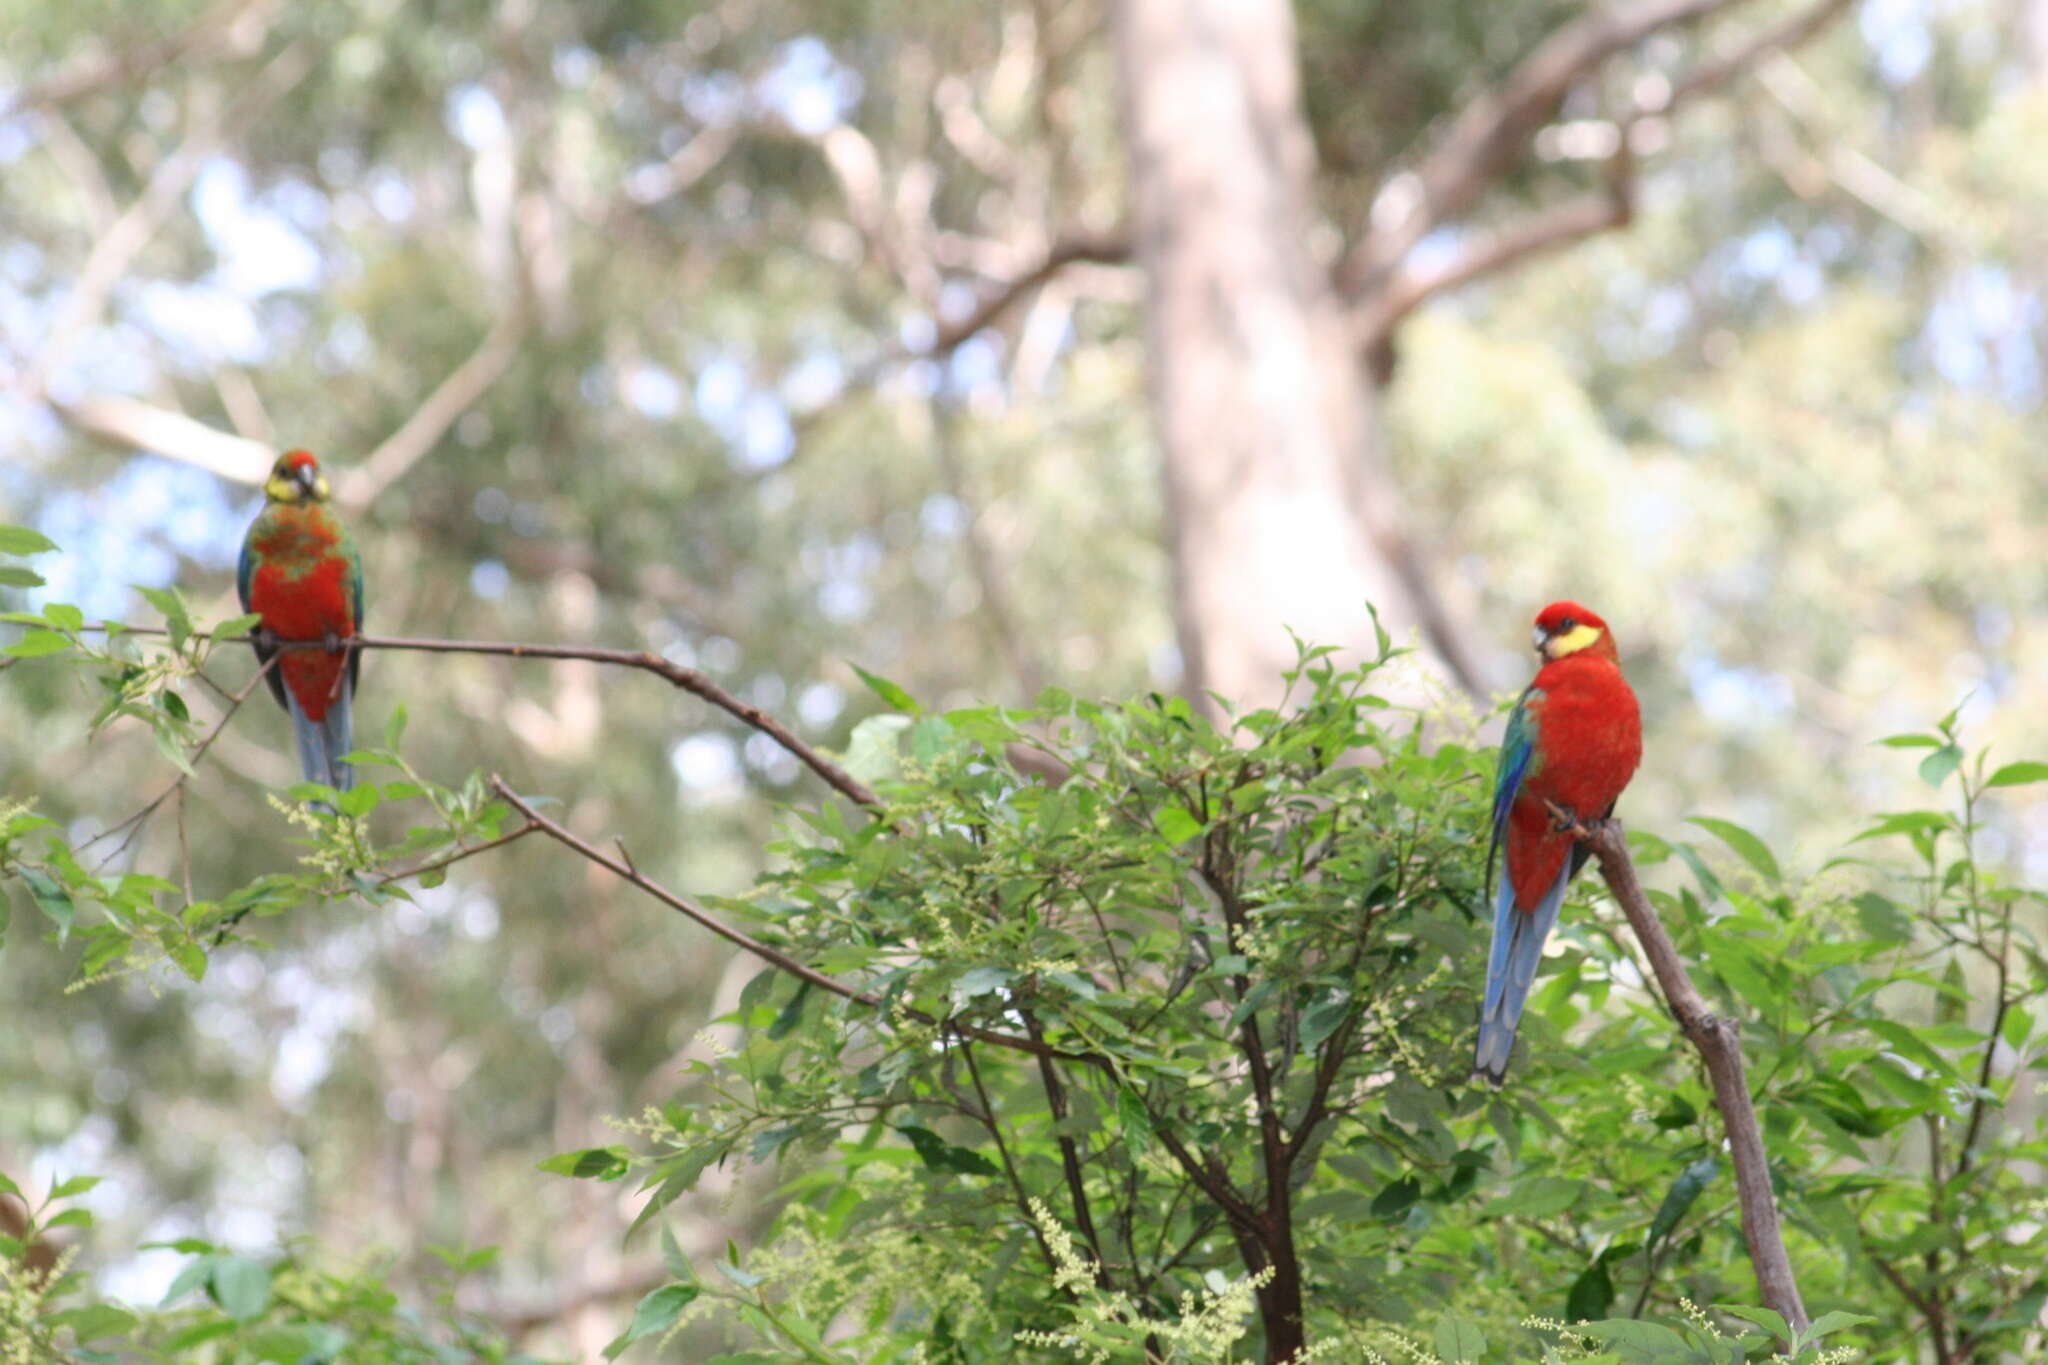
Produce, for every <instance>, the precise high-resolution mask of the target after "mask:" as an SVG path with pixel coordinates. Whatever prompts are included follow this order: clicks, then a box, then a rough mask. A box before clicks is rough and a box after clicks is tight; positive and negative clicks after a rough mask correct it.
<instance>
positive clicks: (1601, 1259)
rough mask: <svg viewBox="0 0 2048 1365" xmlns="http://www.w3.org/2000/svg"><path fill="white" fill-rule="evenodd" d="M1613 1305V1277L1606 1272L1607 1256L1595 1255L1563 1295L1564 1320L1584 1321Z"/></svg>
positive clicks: (1604, 1311) (1602, 1312)
mask: <svg viewBox="0 0 2048 1365" xmlns="http://www.w3.org/2000/svg"><path fill="white" fill-rule="evenodd" d="M1612 1307H1614V1277H1613V1276H1612V1275H1610V1274H1608V1273H1607V1257H1606V1256H1605V1255H1600V1256H1595V1257H1594V1258H1593V1262H1592V1264H1591V1265H1588V1266H1587V1267H1586V1268H1585V1269H1584V1270H1582V1271H1580V1272H1579V1277H1578V1278H1577V1279H1576V1280H1573V1281H1572V1287H1571V1292H1570V1293H1568V1294H1567V1295H1566V1296H1565V1301H1564V1320H1565V1321H1566V1322H1586V1321H1590V1320H1591V1319H1593V1318H1597V1317H1600V1316H1601V1315H1602V1314H1604V1313H1606V1312H1607V1311H1608V1310H1609V1309H1610V1308H1612Z"/></svg>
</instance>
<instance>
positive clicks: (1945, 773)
mask: <svg viewBox="0 0 2048 1365" xmlns="http://www.w3.org/2000/svg"><path fill="white" fill-rule="evenodd" d="M1962 761H1963V750H1962V746H1961V745H1958V744H1944V745H1942V746H1941V747H1940V748H1939V749H1936V750H1935V751H1934V752H1933V753H1931V754H1929V755H1927V757H1925V758H1923V759H1921V760H1920V780H1921V781H1922V782H1925V783H1926V784H1927V785H1928V786H1930V787H1939V786H1940V785H1941V784H1942V783H1944V782H1946V781H1948V777H1949V774H1950V773H1952V772H1954V771H1955V770H1956V768H1957V767H1958V766H1960V765H1961V763H1962Z"/></svg>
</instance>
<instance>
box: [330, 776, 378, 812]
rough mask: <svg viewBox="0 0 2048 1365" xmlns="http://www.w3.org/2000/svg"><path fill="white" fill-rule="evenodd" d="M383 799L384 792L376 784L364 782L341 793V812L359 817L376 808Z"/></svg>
mask: <svg viewBox="0 0 2048 1365" xmlns="http://www.w3.org/2000/svg"><path fill="white" fill-rule="evenodd" d="M383 800H384V793H383V792H382V791H381V790H379V789H378V786H377V784H376V783H374V782H365V783H363V784H362V785H360V786H356V787H351V788H349V789H348V790H347V791H345V792H343V793H342V794H341V813H342V814H343V815H353V816H356V817H358V818H361V817H362V816H365V815H368V814H369V813H370V812H371V811H373V810H375V809H377V807H378V805H379V804H381V803H382V802H383Z"/></svg>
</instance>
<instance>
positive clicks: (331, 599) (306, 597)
mask: <svg viewBox="0 0 2048 1365" xmlns="http://www.w3.org/2000/svg"><path fill="white" fill-rule="evenodd" d="M268 520H269V524H268V525H266V526H263V527H260V528H259V529H258V530H257V532H256V534H255V535H253V536H252V537H251V538H250V541H249V545H250V549H251V550H252V551H253V554H254V567H253V569H252V570H251V572H250V575H249V610H251V611H253V612H256V613H257V614H258V615H260V616H261V617H262V618H263V624H264V625H265V626H267V627H269V629H270V631H271V633H272V634H274V635H276V636H277V637H278V638H279V639H281V640H324V639H326V638H328V637H329V636H332V637H334V638H335V639H337V640H346V639H347V638H348V637H349V636H351V635H354V634H355V633H356V616H355V602H354V590H353V587H352V584H351V575H352V573H353V572H354V570H353V566H352V565H351V563H350V561H349V558H348V556H347V554H346V553H344V552H343V549H342V546H341V538H340V529H339V528H338V527H337V526H336V524H335V522H334V519H333V517H331V516H329V515H328V514H327V511H326V509H325V508H323V507H321V506H319V505H317V504H308V505H305V506H294V507H277V508H273V509H272V510H271V512H270V514H269V518H268ZM346 658H347V656H346V655H345V654H343V653H341V652H339V651H337V652H335V653H332V654H330V653H328V652H327V651H326V650H322V649H293V650H286V651H284V657H283V658H281V659H279V660H278V661H277V670H278V672H279V674H281V675H282V676H283V678H284V685H285V686H286V687H288V688H290V689H291V693H292V695H293V696H294V697H296V698H298V702H299V706H300V707H301V708H302V709H303V710H304V711H305V713H306V718H307V719H309V720H313V721H321V720H325V719H326V718H327V708H328V706H329V705H330V704H331V703H332V702H333V701H335V700H336V699H337V698H339V697H340V695H341V671H342V668H343V666H344V662H345V660H346Z"/></svg>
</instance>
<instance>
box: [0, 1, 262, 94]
mask: <svg viewBox="0 0 2048 1365" xmlns="http://www.w3.org/2000/svg"><path fill="white" fill-rule="evenodd" d="M277 7H278V0H222V3H220V4H217V5H215V6H214V7H213V8H212V9H210V10H208V11H207V12H206V13H205V14H202V15H200V16H199V18H198V19H196V20H194V21H193V22H192V23H191V24H190V25H188V26H187V27H185V28H183V29H180V30H179V31H178V32H176V33H173V34H169V35H167V36H165V37H162V38H151V39H147V40H145V41H143V42H139V43H135V44H133V45H131V46H129V47H124V48H117V49H115V50H113V51H110V52H91V53H87V54H85V55H84V56H82V57H79V58H76V59H74V60H72V61H70V62H67V63H65V64H64V65H63V66H62V67H59V68H58V69H57V70H55V71H53V72H51V73H50V74H49V75H47V76H44V77H42V78H41V79H40V80H34V81H30V82H29V83H28V84H27V85H24V86H22V87H21V88H20V89H18V90H16V91H15V92H14V94H13V97H12V98H11V99H9V100H7V101H6V102H5V103H0V119H5V118H10V117H12V116H13V115H15V114H17V113H20V112H22V111H23V110H28V109H50V108H54V107H56V106H57V105H60V104H69V103H71V102H73V101H74V100H80V99H84V98H86V97H87V96H89V95H95V94H98V93H99V92H100V91H102V90H110V89H112V88H114V87H115V86H119V85H127V84H130V83H131V82H133V81H134V80H136V78H137V77H140V76H146V75H148V74H149V73H150V72H153V71H157V70H161V69H162V68H164V67H166V66H169V65H170V64H171V63H173V62H182V61H187V60H190V59H192V58H193V57H196V56H198V55H200V54H201V53H202V52H203V51H205V50H206V49H209V48H212V47H213V46H215V45H216V43H217V42H218V41H219V40H220V39H221V38H222V37H224V36H225V35H227V34H228V33H229V32H230V31H231V30H232V29H233V28H234V27H235V26H236V24H237V23H238V22H239V21H241V20H242V19H244V18H245V17H246V16H248V15H250V14H252V13H256V12H260V11H262V10H274V9H276V8H277Z"/></svg>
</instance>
